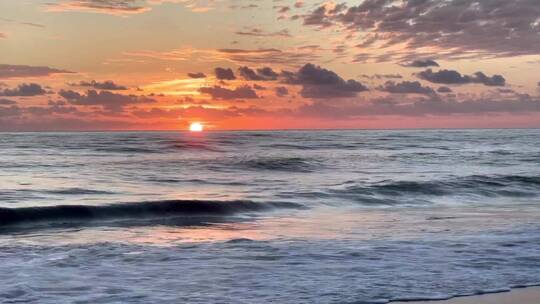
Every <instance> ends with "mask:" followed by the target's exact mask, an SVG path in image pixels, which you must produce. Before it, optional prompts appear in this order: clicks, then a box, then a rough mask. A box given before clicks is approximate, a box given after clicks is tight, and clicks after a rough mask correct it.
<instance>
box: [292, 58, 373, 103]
mask: <svg viewBox="0 0 540 304" xmlns="http://www.w3.org/2000/svg"><path fill="white" fill-rule="evenodd" d="M283 77H284V78H285V83H288V84H294V85H301V86H302V90H301V91H300V94H301V95H302V97H305V98H340V97H354V96H356V94H357V93H359V92H363V91H367V90H368V89H367V88H366V87H365V86H364V85H362V84H361V83H360V82H358V81H356V80H353V79H349V80H344V79H343V78H341V77H340V76H339V75H337V74H336V73H334V72H333V71H330V70H327V69H324V68H321V67H320V66H316V65H314V64H311V63H308V64H306V65H304V66H303V67H301V68H300V69H299V70H298V71H297V72H294V73H293V72H283Z"/></svg>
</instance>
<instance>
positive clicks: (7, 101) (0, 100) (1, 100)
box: [0, 98, 17, 106]
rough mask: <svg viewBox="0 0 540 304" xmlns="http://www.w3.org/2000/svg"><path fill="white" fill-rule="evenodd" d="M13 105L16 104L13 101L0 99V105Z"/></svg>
mask: <svg viewBox="0 0 540 304" xmlns="http://www.w3.org/2000/svg"><path fill="white" fill-rule="evenodd" d="M14 104H17V102H16V101H15V100H11V99H7V98H0V105H3V106H9V105H14Z"/></svg>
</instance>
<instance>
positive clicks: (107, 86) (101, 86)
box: [70, 80, 128, 91]
mask: <svg viewBox="0 0 540 304" xmlns="http://www.w3.org/2000/svg"><path fill="white" fill-rule="evenodd" d="M70 85H72V86H79V87H91V88H94V89H98V90H108V91H115V90H127V89H128V88H127V87H125V86H122V85H118V84H116V83H114V82H113V81H112V80H106V81H103V82H99V81H95V80H91V81H81V82H79V83H72V84H70Z"/></svg>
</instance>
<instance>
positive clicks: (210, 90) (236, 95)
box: [199, 85, 259, 100]
mask: <svg viewBox="0 0 540 304" xmlns="http://www.w3.org/2000/svg"><path fill="white" fill-rule="evenodd" d="M199 92H201V93H203V94H208V95H210V96H212V98H214V99H221V100H232V99H256V98H259V96H257V93H256V92H255V91H254V90H253V89H252V88H251V87H250V86H247V85H245V86H240V87H237V88H235V89H232V90H231V89H227V88H224V87H220V86H213V87H204V88H200V89H199Z"/></svg>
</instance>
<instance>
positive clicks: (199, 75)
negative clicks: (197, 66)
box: [187, 72, 206, 79]
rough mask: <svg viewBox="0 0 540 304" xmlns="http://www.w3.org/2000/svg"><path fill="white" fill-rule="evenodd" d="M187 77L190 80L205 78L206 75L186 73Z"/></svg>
mask: <svg viewBox="0 0 540 304" xmlns="http://www.w3.org/2000/svg"><path fill="white" fill-rule="evenodd" d="M187 75H188V76H189V77H190V78H196V79H198V78H206V75H205V74H204V73H202V72H197V73H187Z"/></svg>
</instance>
